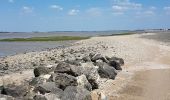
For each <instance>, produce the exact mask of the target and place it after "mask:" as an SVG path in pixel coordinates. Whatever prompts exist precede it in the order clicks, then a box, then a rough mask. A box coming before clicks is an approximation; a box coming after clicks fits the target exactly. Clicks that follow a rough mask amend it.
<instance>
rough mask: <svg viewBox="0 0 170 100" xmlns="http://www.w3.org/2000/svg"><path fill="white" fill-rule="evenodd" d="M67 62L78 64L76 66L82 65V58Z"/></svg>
mask: <svg viewBox="0 0 170 100" xmlns="http://www.w3.org/2000/svg"><path fill="white" fill-rule="evenodd" d="M66 62H67V63H69V64H71V65H76V66H80V65H81V62H82V60H67V61H66Z"/></svg>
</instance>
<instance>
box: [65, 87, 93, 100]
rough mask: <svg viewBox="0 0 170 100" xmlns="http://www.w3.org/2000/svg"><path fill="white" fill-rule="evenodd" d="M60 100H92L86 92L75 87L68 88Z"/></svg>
mask: <svg viewBox="0 0 170 100" xmlns="http://www.w3.org/2000/svg"><path fill="white" fill-rule="evenodd" d="M62 100H92V98H91V94H90V92H89V91H88V90H86V89H84V88H80V87H76V86H68V87H67V88H66V89H65V90H64V95H63V96H62Z"/></svg>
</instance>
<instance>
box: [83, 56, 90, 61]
mask: <svg viewBox="0 0 170 100" xmlns="http://www.w3.org/2000/svg"><path fill="white" fill-rule="evenodd" d="M82 60H83V61H85V62H91V59H90V57H89V56H85V57H83V58H82Z"/></svg>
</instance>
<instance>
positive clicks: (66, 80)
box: [55, 73, 78, 90]
mask: <svg viewBox="0 0 170 100" xmlns="http://www.w3.org/2000/svg"><path fill="white" fill-rule="evenodd" d="M55 83H56V85H58V86H59V88H60V89H62V90H64V89H65V88H66V87H67V86H77V85H78V83H77V79H76V77H74V76H71V75H68V74H62V73H56V76H55Z"/></svg>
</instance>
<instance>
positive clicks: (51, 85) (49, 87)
mask: <svg viewBox="0 0 170 100" xmlns="http://www.w3.org/2000/svg"><path fill="white" fill-rule="evenodd" d="M36 91H39V92H40V93H41V94H45V93H54V94H57V95H62V92H63V90H61V89H59V88H57V86H56V84H55V82H46V83H44V84H41V85H39V86H38V87H37V88H36Z"/></svg>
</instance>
